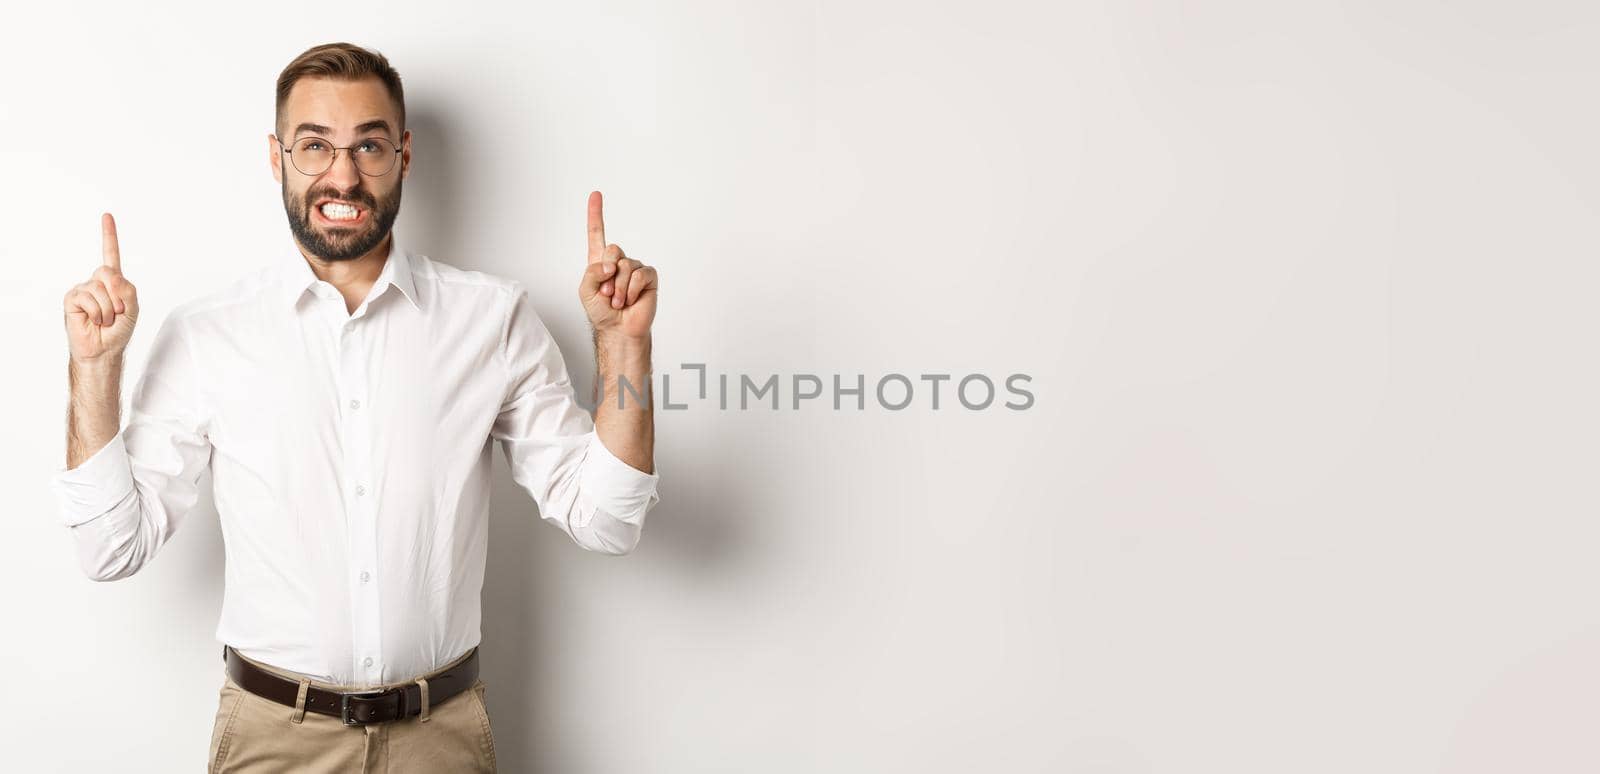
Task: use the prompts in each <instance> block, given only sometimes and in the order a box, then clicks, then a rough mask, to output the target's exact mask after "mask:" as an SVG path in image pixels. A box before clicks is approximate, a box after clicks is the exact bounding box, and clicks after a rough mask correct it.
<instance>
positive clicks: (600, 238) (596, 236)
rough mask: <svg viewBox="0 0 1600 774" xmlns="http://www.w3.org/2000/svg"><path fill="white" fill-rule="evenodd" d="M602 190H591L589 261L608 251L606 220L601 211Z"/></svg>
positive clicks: (593, 260)
mask: <svg viewBox="0 0 1600 774" xmlns="http://www.w3.org/2000/svg"><path fill="white" fill-rule="evenodd" d="M600 205H601V202H600V192H599V191H590V192H589V263H594V262H595V261H598V260H600V256H601V255H602V254H604V253H605V251H606V221H605V218H604V217H603V216H602V215H601V212H600Z"/></svg>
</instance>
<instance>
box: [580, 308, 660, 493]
mask: <svg viewBox="0 0 1600 774" xmlns="http://www.w3.org/2000/svg"><path fill="white" fill-rule="evenodd" d="M650 343H651V342H650V337H649V336H645V337H643V338H632V337H628V336H621V335H598V336H596V337H595V366H596V368H597V370H598V374H599V380H598V390H599V392H600V396H599V400H598V401H597V402H596V406H595V412H594V426H595V432H596V433H597V434H598V435H599V436H600V441H601V442H602V443H604V444H605V446H606V448H607V449H609V450H610V451H611V453H612V454H614V455H616V456H617V458H618V459H620V460H622V461H623V462H626V463H628V464H629V465H631V466H633V467H634V468H637V469H638V470H641V471H643V472H645V473H650V474H653V473H655V410H654V405H655V396H654V395H653V394H652V393H651V389H650ZM624 382H625V383H626V386H624Z"/></svg>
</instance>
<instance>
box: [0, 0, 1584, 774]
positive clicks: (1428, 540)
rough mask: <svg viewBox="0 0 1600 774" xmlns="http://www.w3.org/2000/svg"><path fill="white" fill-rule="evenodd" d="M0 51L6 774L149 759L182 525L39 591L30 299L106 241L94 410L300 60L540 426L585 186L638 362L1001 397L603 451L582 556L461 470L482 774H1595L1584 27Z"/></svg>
mask: <svg viewBox="0 0 1600 774" xmlns="http://www.w3.org/2000/svg"><path fill="white" fill-rule="evenodd" d="M6 16H7V18H6V20H5V23H4V25H3V27H0V72H3V78H4V87H3V89H0V170H3V173H0V174H3V175H4V185H3V186H0V197H3V198H0V218H3V219H4V220H3V223H0V225H3V233H0V262H3V269H4V271H5V282H4V283H3V285H0V292H3V294H4V298H3V301H4V303H3V304H0V330H4V331H5V333H6V341H5V343H4V345H3V346H4V347H5V354H6V363H7V366H8V368H9V373H8V374H7V378H6V380H5V383H4V393H3V394H4V397H5V399H6V400H5V405H6V407H7V409H8V416H9V422H8V426H7V433H6V435H7V437H8V440H9V442H8V443H6V444H4V446H3V447H0V470H3V471H4V474H3V475H4V481H3V484H4V489H5V492H6V494H7V498H8V507H7V508H6V510H7V513H8V517H9V525H10V526H9V530H8V532H7V545H6V546H5V561H4V562H0V589H4V595H5V597H4V601H5V617H6V619H5V624H4V631H5V636H4V638H3V639H0V668H3V670H4V671H3V674H0V686H3V690H0V734H3V738H4V744H5V752H4V755H5V759H6V762H5V764H4V766H3V767H4V768H6V769H7V770H10V771H30V772H32V771H97V770H119V771H141V772H146V771H148V772H168V771H179V770H182V771H199V770H201V767H202V766H203V763H202V761H203V759H204V757H205V749H206V745H207V740H208V736H209V733H210V730H211V720H212V714H213V713H214V711H215V709H216V695H217V689H218V687H219V686H220V685H221V680H222V673H221V661H220V658H219V655H220V646H219V645H218V644H217V643H216V642H215V640H214V639H213V634H214V631H215V626H216V618H217V613H218V607H219V604H220V599H221V589H220V588H219V586H218V584H219V583H220V582H221V578H222V567H221V561H222V557H221V549H222V546H221V538H220V536H219V533H218V529H217V524H216V515H215V512H214V510H209V509H210V501H209V498H208V499H206V500H204V501H203V502H204V505H203V506H202V508H203V509H207V510H206V511H205V513H203V514H199V515H197V516H196V517H195V518H192V519H191V520H190V521H188V522H186V527H185V529H184V530H183V531H181V532H180V533H179V534H178V535H177V536H176V537H175V538H174V540H173V542H171V543H170V544H168V545H167V547H166V548H165V549H163V551H162V552H161V554H159V555H158V556H157V557H156V560H155V561H154V562H153V563H152V564H151V565H150V566H148V567H147V568H146V569H145V570H143V571H142V572H140V573H139V574H138V575H136V576H134V577H132V578H129V579H126V580H123V581H119V582H115V583H109V584H97V583H92V582H90V581H88V580H87V579H85V578H84V577H83V576H81V575H80V574H79V571H78V569H77V567H76V564H75V560H74V555H73V552H72V547H71V543H70V539H69V536H68V533H67V532H66V530H65V528H64V527H62V526H60V525H59V524H58V523H57V521H56V516H55V501H54V499H53V496H52V493H51V492H50V490H49V489H48V488H47V479H48V476H49V473H50V471H51V470H52V469H53V468H54V467H55V466H58V465H60V464H61V463H62V460H63V448H64V446H63V443H64V442H63V432H64V431H63V427H64V414H65V406H66V379H65V362H66V350H65V336H64V333H63V331H62V325H61V317H60V314H61V297H62V295H63V294H64V293H65V292H66V290H67V288H68V287H69V286H70V285H71V284H73V283H75V282H79V281H81V280H83V279H85V278H87V277H88V275H89V273H90V272H91V271H92V270H93V269H94V267H95V266H96V265H97V264H98V263H99V261H100V252H99V231H98V217H99V214H100V212H102V211H107V210H108V211H111V212H113V213H114V214H115V215H116V216H117V218H118V222H119V225H120V227H121V235H122V252H123V264H124V269H125V271H126V272H127V273H128V275H129V277H130V278H131V279H133V280H134V282H136V283H137V284H138V286H139V288H140V296H141V300H142V304H143V308H144V314H145V317H146V319H145V320H144V321H143V322H141V323H140V330H139V333H138V334H136V336H135V338H134V342H133V346H132V350H131V354H130V359H129V363H130V370H129V373H128V374H127V376H126V378H125V388H124V395H125V396H126V395H127V394H128V393H129V392H130V391H131V386H132V384H133V382H134V380H135V379H136V378H137V376H138V374H139V373H140V371H141V370H142V367H143V363H144V359H145V353H146V352H147V347H148V344H149V342H150V337H151V335H152V331H153V330H154V328H155V326H156V324H157V323H158V322H159V321H160V320H161V319H163V318H164V317H165V316H166V313H167V312H168V311H169V310H170V309H171V308H172V307H174V306H175V305H177V304H178V303H180V302H182V301H184V300H187V299H189V298H192V297H194V296H196V295H199V294H201V293H203V292H207V291H209V290H211V289H214V288H217V287H220V286H221V285H223V284H225V283H227V282H229V281H231V280H232V279H233V278H235V277H237V276H239V275H240V274H243V273H245V272H248V271H251V270H253V269H254V268H255V267H256V266H258V265H260V264H261V262H263V261H266V260H269V259H270V258H272V257H273V253H272V250H274V249H275V248H277V247H278V246H279V245H281V244H282V242H283V240H284V238H285V236H286V234H285V230H286V224H285V219H284V214H283V209H282V204H281V201H280V198H279V188H278V185H277V184H276V183H275V182H274V181H273V180H272V177H271V174H270V172H269V169H268V166H267V165H268V155H267V154H268V150H267V143H266V139H265V138H266V136H267V134H268V132H270V131H271V129H272V108H273V102H272V98H273V85H274V80H275V78H276V76H277V74H278V72H279V70H280V69H281V68H282V67H283V66H284V65H285V64H286V63H287V62H288V61H289V60H290V59H291V58H292V57H294V56H295V55H296V54H297V53H299V52H300V51H302V50H304V49H305V48H307V47H309V46H311V45H314V44H316V43H322V42H328V41H335V40H349V41H352V42H356V43H360V44H363V45H368V46H371V47H374V48H376V49H378V50H380V51H382V52H383V53H384V54H386V55H387V56H389V57H390V58H391V61H392V62H393V64H394V65H395V66H396V67H397V68H398V69H399V71H400V73H401V75H402V76H403V78H404V79H405V84H406V89H407V97H408V107H409V111H410V128H411V130H412V131H413V133H414V138H415V139H414V143H415V145H414V147H415V161H414V167H413V175H412V177H411V178H410V179H409V180H408V181H407V183H406V186H405V199H404V202H405V203H404V209H403V214H402V215H401V218H400V221H399V223H398V225H397V229H399V230H400V232H401V233H403V234H405V235H406V236H407V237H408V239H409V242H410V244H411V245H412V246H414V247H415V248H417V249H418V250H420V251H422V252H424V253H426V254H428V255H430V256H432V257H434V258H436V259H438V260H442V261H445V262H447V263H452V264H455V265H457V266H461V267H464V268H470V269H477V270H482V271H488V272H492V273H498V274H501V275H504V276H510V277H515V278H517V279H519V280H522V281H524V282H526V283H528V284H529V286H530V287H531V288H532V293H533V297H534V300H535V301H536V303H537V304H538V306H539V308H540V309H541V313H542V315H543V316H544V318H545V320H546V321H547V322H548V323H549V324H550V327H551V329H552V331H553V332H554V333H555V334H556V336H557V337H558V339H559V341H560V344H561V347H562V350H563V351H564V352H565V353H566V356H567V359H568V362H569V364H571V365H573V366H574V370H575V372H576V373H578V374H581V375H582V376H581V378H580V390H579V391H580V393H581V394H587V392H588V389H589V386H590V384H591V383H592V375H591V374H590V371H591V370H592V367H591V366H588V365H586V364H588V363H590V358H591V357H592V353H591V351H590V349H589V346H588V343H587V330H586V323H585V321H584V319H583V316H582V315H583V313H582V310H581V308H580V307H579V305H578V303H577V301H576V298H575V288H576V285H577V282H578V278H579V273H580V272H581V270H582V268H583V265H584V234H583V230H582V229H583V216H584V213H583V205H584V197H585V195H586V193H587V192H588V191H589V190H591V189H594V188H598V189H601V190H603V191H604V192H605V194H606V202H607V204H606V223H607V235H608V237H609V238H610V239H611V240H612V241H615V242H618V243H620V244H622V245H623V246H624V248H625V249H626V250H627V251H628V252H629V253H630V254H635V255H637V256H639V257H641V258H643V259H645V260H646V261H648V262H650V263H652V264H654V265H656V266H658V267H659V269H660V271H661V277H662V279H661V283H662V290H661V300H660V312H659V315H658V320H657V323H656V333H655V337H656V338H655V341H656V349H655V359H656V368H657V372H658V373H663V372H678V373H682V372H680V371H678V369H677V365H678V364H679V363H683V362H704V363H706V364H708V366H709V368H710V369H711V371H712V373H713V374H717V373H729V374H735V375H737V374H752V375H755V376H756V377H757V378H765V377H766V376H767V375H769V374H773V373H777V374H780V375H781V377H782V378H784V379H787V378H788V375H791V374H794V373H816V374H820V375H822V376H823V377H824V378H825V379H827V378H829V377H831V375H833V374H840V375H843V376H844V377H845V378H847V379H853V378H854V375H855V374H858V373H859V374H865V375H866V376H867V379H868V380H869V384H870V383H872V380H875V379H876V378H877V377H879V376H881V375H883V374H885V373H891V372H898V373H904V374H908V375H911V376H912V377H913V378H915V377H916V375H918V374H921V373H952V374H955V375H956V376H957V378H959V377H960V376H963V375H966V374H970V373H983V374H986V375H989V376H990V377H992V378H995V379H997V380H999V379H1003V378H1004V376H1006V375H1008V374H1011V373H1018V372H1021V373H1027V374H1030V375H1032V377H1033V381H1032V383H1031V385H1030V387H1031V388H1032V390H1033V392H1034V393H1035V396H1036V403H1035V405H1034V407H1033V408H1032V409H1030V410H1027V411H1011V410H1007V409H1004V408H1000V407H998V405H997V406H996V407H993V408H991V409H989V410H986V411H968V410H965V409H962V408H960V407H959V405H957V404H955V403H954V402H953V401H951V400H950V396H949V394H948V392H947V393H946V394H945V395H944V396H943V397H944V400H943V401H942V402H941V409H940V410H938V411H933V410H931V408H930V407H929V403H928V401H927V397H926V395H920V396H919V398H918V400H917V401H916V402H915V403H914V404H913V406H912V407H911V408H909V409H907V410H904V411H899V412H890V411H885V410H883V409H881V408H879V407H877V406H875V405H874V404H873V402H872V401H871V398H870V397H869V407H868V409H867V410H865V411H854V410H848V411H841V412H833V411H832V410H831V403H830V402H829V401H814V402H813V404H815V405H808V406H807V407H805V408H802V409H801V410H798V411H796V410H792V409H790V408H787V405H788V404H787V393H785V406H786V407H785V408H784V409H783V410H779V411H773V410H771V409H764V410H754V409H752V410H749V411H738V410H728V411H721V410H718V409H717V408H716V407H715V405H714V403H711V402H701V403H697V404H695V405H692V406H691V408H690V409H688V410H684V411H676V412H669V411H658V413H657V418H656V421H657V428H658V429H657V439H658V440H657V450H656V455H657V460H658V464H659V469H660V471H661V473H662V483H661V495H662V502H661V504H660V505H659V506H658V507H657V508H656V509H655V510H654V511H652V512H651V514H650V517H649V520H648V523H647V526H646V529H645V535H644V540H643V543H642V544H641V545H640V547H639V548H638V549H637V551H636V552H635V553H633V554H632V555H629V556H626V557H621V558H616V557H608V556H603V555H598V554H590V553H587V552H584V551H583V550H582V549H580V548H578V547H577V546H576V545H574V544H572V543H571V542H570V541H569V540H568V539H567V538H566V537H565V536H564V535H562V534H561V533H560V532H559V531H557V530H555V529H553V528H551V527H549V526H548V525H545V524H542V523H540V522H539V520H538V519H537V517H536V513H535V510H534V507H533V504H532V501H531V499H529V498H528V497H527V495H526V494H525V493H524V492H523V491H521V490H520V489H518V488H517V487H516V486H515V485H514V484H513V483H512V482H511V480H510V477H509V475H508V474H507V471H506V468H505V462H504V459H503V457H502V456H501V455H500V453H499V452H498V451H497V452H496V462H495V465H496V480H495V506H494V512H493V521H492V527H491V535H492V547H491V549H490V554H489V564H490V577H489V579H488V581H487V584H486V588H485V592H484V593H485V605H486V608H485V625H484V643H483V658H484V669H485V674H484V676H485V681H486V683H487V684H488V686H489V687H488V699H489V707H490V712H491V716H492V717H493V720H494V728H495V734H496V741H497V746H498V750H499V755H500V760H501V761H502V762H503V764H504V765H503V766H502V770H503V771H517V772H520V771H540V772H578V773H587V772H601V773H609V772H815V771H829V772H832V771H841V772H933V771H938V772H967V771H996V772H1043V771H1052V772H1054V771H1061V772H1094V773H1096V774H1110V773H1116V774H1122V773H1124V772H1126V773H1130V774H1131V773H1135V772H1228V773H1230V774H1233V773H1237V772H1263V773H1268V772H1270V773H1273V774H1277V773H1279V772H1330V773H1331V772H1340V773H1343V772H1353V771H1360V772H1408V773H1410V772H1504V771H1530V772H1531V771H1537V772H1542V773H1549V772H1564V771H1594V770H1595V769H1596V768H1597V767H1600V747H1597V746H1596V745H1595V744H1594V740H1595V738H1596V731H1595V728H1596V724H1597V723H1600V701H1597V700H1596V696H1597V695H1600V657H1597V656H1600V613H1597V606H1596V604H1595V600H1596V597H1597V591H1600V585H1597V581H1600V563H1597V562H1596V561H1595V553H1596V548H1597V542H1600V521H1597V519H1596V518H1595V517H1596V506H1597V505H1600V503H1597V496H1596V487H1595V486H1594V481H1595V477H1594V470H1595V468H1596V464H1597V463H1600V442H1597V438H1600V433H1597V431H1600V427H1597V425H1600V412H1597V411H1596V408H1595V407H1596V395H1597V392H1600V390H1597V388H1600V383H1597V382H1600V371H1597V369H1596V366H1595V359H1594V347H1593V341H1594V338H1593V335H1592V334H1593V331H1594V330H1595V325H1596V322H1597V320H1596V305H1595V303H1594V298H1595V292H1596V287H1597V280H1600V269H1597V264H1596V249H1595V248H1596V239H1595V234H1596V232H1597V226H1600V221H1597V218H1596V214H1595V213H1596V204H1597V193H1600V188H1597V186H1596V184H1595V182H1594V181H1595V179H1596V172H1597V171H1600V169H1597V166H1600V164H1597V162H1600V151H1597V145H1596V142H1595V138H1596V137H1597V136H1600V112H1597V110H1596V108H1595V104H1596V99H1595V94H1596V82H1597V79H1596V75H1597V65H1600V48H1597V47H1596V46H1595V45H1594V41H1595V40H1596V36H1597V35H1600V11H1597V10H1596V9H1595V7H1594V6H1593V5H1591V4H1584V3H1515V4H1513V3H1489V2H1468V3H1461V2H1443V1H1442V0H1441V1H1439V2H1422V1H1420V0H1409V1H1407V2H1395V1H1394V0H1387V1H1385V2H1347V3H1331V2H1320V3H1318V2H1296V3H1284V2H1213V3H1176V2H1172V3H1150V2H1118V3H1066V4H1063V3H1053V2H1052V3H1047V2H1038V1H1035V2H1030V3H1014V2H983V3H972V4H967V5H953V4H952V5H947V4H938V3H903V4H892V3H882V2H860V1H859V0H857V1H855V2H781V3H778V2H763V3H749V2H733V1H732V0H727V1H725V2H681V3H673V4H659V5H658V4H654V3H635V4H627V3H609V2H598V3H594V2H591V3H549V4H537V5H528V4H522V3H517V4H512V3H501V4H494V5H490V4H478V3H471V2H463V1H460V0H458V1H456V2H450V3H388V4H371V5H349V4H338V3H320V4H318V3H313V4H304V3H300V4H296V3H288V4H284V3H269V4H255V5H253V6H243V5H241V6H238V7H237V8H235V9H228V8H224V7H222V6H218V5H216V4H200V3H195V4H192V5H186V6H171V7H167V8H149V7H146V6H144V5H137V6H135V5H130V4H110V3H107V4H104V5H96V6H84V5H78V4H69V3H27V4H22V5H18V6H15V7H8V8H7V11H6ZM678 378H681V379H683V382H684V383H685V384H686V383H687V381H688V377H687V374H686V375H684V376H681V377H678ZM676 381H677V379H675V382H676ZM947 389H948V385H947ZM674 390H675V395H674V399H675V400H677V399H679V397H680V396H683V395H684V394H685V393H683V392H678V391H677V390H678V385H677V384H675V385H674ZM207 480H209V477H207Z"/></svg>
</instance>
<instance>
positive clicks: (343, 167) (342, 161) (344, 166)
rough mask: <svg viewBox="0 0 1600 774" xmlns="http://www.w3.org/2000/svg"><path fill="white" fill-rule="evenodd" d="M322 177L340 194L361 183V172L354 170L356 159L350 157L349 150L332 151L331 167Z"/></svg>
mask: <svg viewBox="0 0 1600 774" xmlns="http://www.w3.org/2000/svg"><path fill="white" fill-rule="evenodd" d="M323 175H325V176H326V177H327V178H328V182H329V183H331V184H333V186H334V187H335V188H337V189H339V191H340V192H347V191H349V190H350V189H352V188H355V187H356V185H358V184H359V183H360V182H361V172H360V170H357V169H356V158H355V156H352V155H350V149H349V148H341V149H339V150H337V151H334V155H333V166H331V167H329V168H328V171H327V172H324V173H323Z"/></svg>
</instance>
